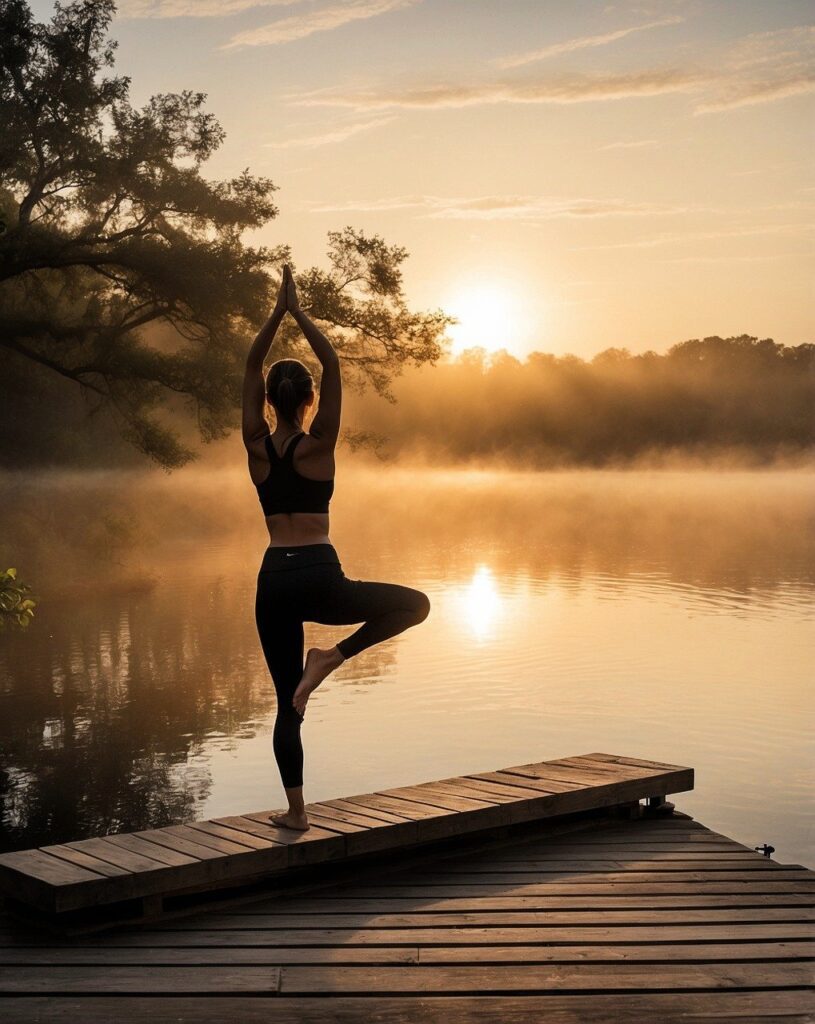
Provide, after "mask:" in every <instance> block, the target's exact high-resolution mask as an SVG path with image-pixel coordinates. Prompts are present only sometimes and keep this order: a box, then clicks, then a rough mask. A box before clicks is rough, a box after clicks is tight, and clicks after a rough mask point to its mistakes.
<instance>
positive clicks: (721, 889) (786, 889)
mask: <svg viewBox="0 0 815 1024" xmlns="http://www.w3.org/2000/svg"><path fill="white" fill-rule="evenodd" d="M500 888H501V889H502V890H503V892H502V895H503V896H504V897H507V896H610V895H615V894H616V895H618V896H658V895H663V896H684V895H689V896H697V895H699V883H698V882H665V881H664V880H660V881H657V882H634V883H629V882H617V883H612V882H581V883H574V884H572V883H569V882H553V883H551V882H540V883H537V884H535V885H523V886H515V887H512V886H501V887H500ZM759 893H802V894H806V895H808V896H811V895H812V894H813V893H815V884H813V883H812V882H776V881H767V880H766V879H765V878H764V876H763V875H759V876H758V878H757V879H755V880H751V881H746V882H732V881H731V882H727V881H716V882H709V883H708V884H707V885H706V886H705V895H706V896H707V895H710V896H715V895H720V896H727V895H745V896H751V897H752V896H753V895H758V894H759ZM490 894H492V895H496V893H495V891H494V889H489V888H487V887H486V886H481V885H434V886H425V885H392V886H388V885H384V884H381V883H380V881H379V879H374V880H373V881H372V882H371V883H368V884H365V885H359V884H357V885H350V884H349V885H348V886H347V887H346V888H345V890H344V895H345V896H346V897H348V896H352V895H359V896H367V897H372V896H385V897H388V896H389V897H395V896H402V897H413V896H418V897H422V898H424V899H436V898H448V897H453V896H484V895H490Z"/></svg>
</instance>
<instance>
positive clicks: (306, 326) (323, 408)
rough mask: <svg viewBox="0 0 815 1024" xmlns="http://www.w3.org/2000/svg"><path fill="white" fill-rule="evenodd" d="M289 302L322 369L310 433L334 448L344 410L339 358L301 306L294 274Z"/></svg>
mask: <svg viewBox="0 0 815 1024" xmlns="http://www.w3.org/2000/svg"><path fill="white" fill-rule="evenodd" d="M286 304H287V307H288V310H289V312H290V313H291V315H292V316H293V317H294V319H295V320H296V321H297V323H298V324H299V326H300V330H301V331H302V332H303V334H304V335H305V336H306V340H307V341H308V343H309V345H311V348H312V351H313V352H314V355H315V356H317V358H318V359H319V361H320V365H321V366H322V368H323V373H322V377H321V379H320V398H319V402H318V404H317V412H316V413H315V414H314V419H313V420H312V421H311V426H310V427H309V435H310V436H311V437H312V438H314V440H315V441H317V442H318V444H319V447H320V448H325V449H326V450H328V451H333V450H334V446H335V445H336V443H337V437H338V435H339V432H340V415H341V412H342V377H341V374H340V360H339V357H338V355H337V353H336V352H335V351H334V347H333V345H332V344H331V342H330V341H329V340H328V338H326V336H325V335H324V334H323V332H322V331H321V330H320V329H319V328H318V327H317V326H316V324H314V323H313V321H312V320H311V319H309V317H308V316H307V315H306V314H305V313H304V312H303V310H302V309H300V303H299V300H298V298H297V288H296V287H295V284H294V278H293V277H292V275H291V273H289V274H288V278H287V291H286Z"/></svg>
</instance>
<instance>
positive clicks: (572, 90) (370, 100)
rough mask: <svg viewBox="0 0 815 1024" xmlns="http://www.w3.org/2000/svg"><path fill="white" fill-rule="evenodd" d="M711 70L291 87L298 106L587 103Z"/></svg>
mask: <svg viewBox="0 0 815 1024" xmlns="http://www.w3.org/2000/svg"><path fill="white" fill-rule="evenodd" d="M706 78H707V76H706V75H703V74H700V73H699V72H696V71H692V70H671V69H666V70H656V71H634V72H630V73H628V74H614V75H594V76H592V75H583V74H569V73H561V74H558V75H551V76H548V77H546V78H544V79H541V80H539V81H520V82H516V81H506V80H504V81H496V82H484V83H478V84H474V85H459V84H456V83H451V84H440V85H427V86H416V87H408V88H403V89H390V90H388V89H385V88H379V89H357V90H343V89H336V88H334V87H331V86H329V87H328V88H324V89H313V90H310V91H308V92H302V93H290V94H289V98H290V99H291V100H292V103H293V104H294V105H295V106H304V107H320V106H327V107H351V108H353V109H356V110H380V109H386V108H389V107H401V108H403V109H410V108H425V109H428V108H438V107H471V106H480V105H482V104H485V103H584V102H586V101H588V100H613V99H622V98H626V97H633V96H658V95H662V94H664V93H675V92H685V91H687V90H693V89H698V88H699V87H700V85H701V84H703V82H704V81H706Z"/></svg>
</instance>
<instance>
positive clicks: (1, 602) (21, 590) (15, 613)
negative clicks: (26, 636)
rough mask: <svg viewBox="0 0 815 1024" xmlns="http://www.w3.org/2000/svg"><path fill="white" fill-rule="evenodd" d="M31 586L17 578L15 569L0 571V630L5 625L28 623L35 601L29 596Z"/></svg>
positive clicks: (25, 624) (24, 624) (23, 624)
mask: <svg viewBox="0 0 815 1024" xmlns="http://www.w3.org/2000/svg"><path fill="white" fill-rule="evenodd" d="M30 591H31V588H30V587H29V586H28V584H27V583H22V582H21V581H20V580H18V579H17V570H16V569H6V570H5V571H4V572H0V630H3V629H5V627H6V626H7V625H11V626H22V627H23V628H25V627H26V626H28V625H30V623H31V620H32V619H33V618H34V608H35V607H36V603H35V602H34V601H33V600H32V599H31V597H29V596H28V595H29V594H30Z"/></svg>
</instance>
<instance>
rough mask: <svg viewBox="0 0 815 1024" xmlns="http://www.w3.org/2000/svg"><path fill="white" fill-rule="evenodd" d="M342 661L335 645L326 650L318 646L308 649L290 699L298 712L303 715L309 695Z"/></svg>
mask: <svg viewBox="0 0 815 1024" xmlns="http://www.w3.org/2000/svg"><path fill="white" fill-rule="evenodd" d="M344 661H345V658H343V656H342V654H341V653H340V652H339V650H338V649H337V648H336V647H331V648H330V649H329V650H327V651H324V650H321V648H319V647H312V648H311V649H310V650H309V652H308V654H307V655H306V665H305V668H304V669H303V675H302V678H301V679H300V682H299V683H298V684H297V689H296V690H295V691H294V696H293V697H292V700H291V702H292V704H293V705H294V707H295V708H296V709H297V712H298V714H300V715H304V714H305V713H306V703H307V702H308V699H309V697H310V696H311V695H312V693H314V691H315V690H316V689H317V687H318V686H319V685H320V683H321V682H322V681H323V680H324V679H325V677H326V676H327V675H330V673H332V672H333V671H334V669H335V668H337V666H338V665H341V664H342V663H343V662H344Z"/></svg>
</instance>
